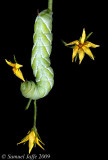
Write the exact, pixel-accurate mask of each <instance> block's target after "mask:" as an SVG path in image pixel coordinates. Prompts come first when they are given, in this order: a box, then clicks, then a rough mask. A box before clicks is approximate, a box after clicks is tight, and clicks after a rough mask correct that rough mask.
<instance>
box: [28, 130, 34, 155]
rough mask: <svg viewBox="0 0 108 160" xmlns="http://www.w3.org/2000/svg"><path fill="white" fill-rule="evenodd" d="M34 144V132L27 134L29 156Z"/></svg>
mask: <svg viewBox="0 0 108 160" xmlns="http://www.w3.org/2000/svg"><path fill="white" fill-rule="evenodd" d="M34 142H35V133H34V131H32V132H31V133H30V134H29V154H30V152H31V150H32V148H33V146H34Z"/></svg>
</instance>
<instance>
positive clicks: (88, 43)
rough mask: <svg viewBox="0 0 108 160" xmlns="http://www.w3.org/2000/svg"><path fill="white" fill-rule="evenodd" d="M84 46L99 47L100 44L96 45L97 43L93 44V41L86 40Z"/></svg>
mask: <svg viewBox="0 0 108 160" xmlns="http://www.w3.org/2000/svg"><path fill="white" fill-rule="evenodd" d="M84 46H85V47H88V48H89V47H92V48H96V47H99V46H100V45H97V44H94V43H91V42H89V41H86V42H85V43H84Z"/></svg>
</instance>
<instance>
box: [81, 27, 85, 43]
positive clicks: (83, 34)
mask: <svg viewBox="0 0 108 160" xmlns="http://www.w3.org/2000/svg"><path fill="white" fill-rule="evenodd" d="M85 38H86V33H85V28H84V29H83V33H82V37H81V39H80V42H81V44H83V43H84V41H85Z"/></svg>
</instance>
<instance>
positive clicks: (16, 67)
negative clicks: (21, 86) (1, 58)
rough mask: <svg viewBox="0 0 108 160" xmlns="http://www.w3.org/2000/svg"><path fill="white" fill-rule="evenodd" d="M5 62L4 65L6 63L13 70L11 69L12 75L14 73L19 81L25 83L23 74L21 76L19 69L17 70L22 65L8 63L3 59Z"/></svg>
mask: <svg viewBox="0 0 108 160" xmlns="http://www.w3.org/2000/svg"><path fill="white" fill-rule="evenodd" d="M5 61H6V63H7V64H8V65H9V66H11V67H13V69H12V70H13V73H14V74H15V75H16V76H17V77H18V78H20V79H21V80H23V81H24V82H25V80H24V77H23V74H22V72H21V70H20V69H19V68H21V67H23V65H21V64H18V63H12V62H9V61H7V60H6V59H5Z"/></svg>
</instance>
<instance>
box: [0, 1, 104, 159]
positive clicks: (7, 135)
mask: <svg viewBox="0 0 108 160" xmlns="http://www.w3.org/2000/svg"><path fill="white" fill-rule="evenodd" d="M0 6H1V11H0V12H1V15H0V17H1V24H0V27H1V31H0V32H1V34H0V35H1V38H0V39H1V47H0V49H1V51H0V81H1V101H0V102H1V105H0V106H1V107H0V108H1V111H0V126H1V127H0V128H1V130H0V137H1V144H0V145H1V150H0V156H2V154H6V155H8V154H12V155H23V154H28V144H25V145H23V144H21V145H19V146H17V145H16V144H17V143H18V142H19V141H20V140H21V139H22V138H23V137H24V136H25V135H26V134H27V132H28V131H29V130H30V129H31V127H32V124H33V103H32V105H31V107H30V108H29V110H28V111H25V107H26V104H27V102H28V100H27V99H25V98H24V97H23V96H22V95H21V93H20V84H21V80H20V79H18V78H17V77H16V76H15V75H14V74H13V73H12V71H11V67H9V66H8V65H7V64H6V63H5V59H7V60H10V61H13V55H15V56H16V59H17V61H18V62H19V63H20V64H23V66H24V67H23V68H22V72H23V75H24V77H25V79H26V80H34V77H33V74H32V69H31V66H30V57H31V50H32V46H33V30H34V28H33V27H34V22H35V18H36V16H37V9H39V11H42V10H44V9H46V8H47V0H40V1H25V2H22V1H13V2H12V1H11V2H9V3H8V2H6V3H5V2H3V3H2V4H1V5H0ZM53 12H54V13H53V49H52V54H51V66H52V68H53V69H54V74H55V76H54V79H55V83H54V87H53V89H52V90H51V92H50V94H49V95H48V96H46V97H45V98H43V99H40V100H38V101H37V107H38V108H37V112H38V113H37V128H38V132H39V134H40V137H41V138H42V140H43V142H44V143H45V144H46V145H45V151H43V150H41V148H39V147H38V146H37V147H36V148H33V150H32V152H31V154H51V158H50V159H51V160H53V159H54V160H56V159H60V158H65V159H69V158H73V159H77V158H78V157H80V158H87V159H88V158H89V157H91V158H97V157H100V156H102V157H103V156H104V155H105V153H106V149H105V144H104V143H105V141H106V138H105V134H106V128H107V103H105V101H106V95H107V83H106V82H107V77H106V76H107V72H106V67H107V63H106V62H105V60H107V57H106V56H107V50H106V51H105V47H107V44H105V42H106V39H107V22H106V15H107V10H106V4H105V2H104V1H102V2H101V1H73V2H71V1H70V0H66V1H54V5H53ZM83 28H85V30H86V33H87V34H89V33H90V32H93V34H92V36H91V37H90V38H89V41H91V42H93V43H95V44H99V45H100V47H99V48H96V49H91V51H92V53H93V54H94V56H95V61H93V60H91V59H90V58H89V57H88V56H87V55H85V57H84V59H83V61H82V63H81V65H79V64H78V61H77V63H72V62H71V59H72V50H71V49H70V48H67V47H65V46H64V45H63V44H62V42H61V40H64V41H66V42H71V41H73V40H76V39H79V37H80V36H81V34H82V30H83ZM0 158H1V157H0Z"/></svg>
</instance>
